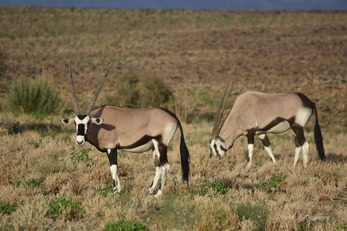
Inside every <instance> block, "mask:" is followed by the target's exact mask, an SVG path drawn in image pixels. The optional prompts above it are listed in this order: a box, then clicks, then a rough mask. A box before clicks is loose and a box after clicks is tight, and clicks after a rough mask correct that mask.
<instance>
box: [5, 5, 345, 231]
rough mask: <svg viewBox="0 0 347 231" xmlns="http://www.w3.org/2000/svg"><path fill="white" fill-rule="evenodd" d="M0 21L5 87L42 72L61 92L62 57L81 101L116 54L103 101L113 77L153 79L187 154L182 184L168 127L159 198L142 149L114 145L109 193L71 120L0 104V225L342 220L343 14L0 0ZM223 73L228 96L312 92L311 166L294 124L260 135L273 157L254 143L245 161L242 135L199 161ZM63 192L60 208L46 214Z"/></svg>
mask: <svg viewBox="0 0 347 231" xmlns="http://www.w3.org/2000/svg"><path fill="white" fill-rule="evenodd" d="M0 20H1V23H0V25H1V28H2V29H1V31H0V51H3V53H2V54H6V56H7V57H6V65H7V66H6V76H5V78H6V79H5V83H6V84H7V85H9V84H10V82H11V80H13V79H17V78H18V77H20V76H24V77H25V78H29V79H33V78H37V77H41V76H42V77H44V78H46V79H48V81H49V82H50V83H52V84H54V85H55V86H56V89H57V90H58V92H60V94H61V95H62V97H63V99H65V100H66V101H70V94H71V93H70V86H69V84H70V83H69V81H68V63H69V61H72V63H73V70H74V76H75V80H76V88H77V92H78V96H79V97H80V98H81V100H82V101H83V99H82V98H84V97H85V96H87V97H90V96H91V94H92V90H94V87H95V85H96V84H98V83H99V81H100V79H101V78H102V76H103V73H104V72H105V70H106V69H107V67H108V66H109V64H110V63H111V62H112V61H115V67H114V69H113V71H112V73H111V74H110V77H109V80H108V81H107V82H106V84H105V86H104V91H103V92H102V93H101V95H100V98H99V99H98V101H97V104H99V105H101V104H103V103H104V102H105V101H106V100H107V96H110V95H112V94H115V91H114V89H115V85H116V84H117V80H118V78H119V77H123V76H129V75H136V76H138V77H140V79H142V80H143V79H145V78H148V77H156V78H162V79H163V81H164V82H165V83H166V84H167V85H168V86H170V88H171V89H172V91H173V94H174V98H175V102H174V103H173V104H172V105H170V106H169V107H170V109H171V110H173V111H174V112H176V113H177V114H178V115H179V117H180V119H181V120H182V121H183V122H184V123H183V129H184V132H185V137H186V141H187V145H188V148H189V150H190V153H191V176H190V179H191V180H190V187H189V188H186V187H185V186H182V185H181V182H180V179H181V170H180V159H179V153H178V149H179V148H178V141H179V140H178V139H177V137H176V138H175V140H174V142H173V144H172V148H170V149H169V154H168V155H169V162H170V166H171V168H170V172H169V176H168V181H167V186H166V187H165V190H166V191H165V192H164V195H163V196H162V198H160V199H155V198H154V197H152V196H148V197H145V193H146V190H147V189H148V187H149V186H150V184H151V180H152V178H153V174H154V164H153V161H152V157H151V154H146V155H142V154H141V155H139V154H131V153H125V152H120V153H119V168H120V169H119V171H120V176H121V177H120V180H121V184H122V188H123V191H122V193H120V194H113V193H112V192H111V184H110V181H109V180H110V173H109V166H108V160H107V157H106V155H105V154H102V153H100V152H98V151H97V150H96V149H95V148H94V147H91V146H90V145H89V144H86V145H85V146H84V147H76V146H75V144H74V140H73V133H72V132H73V128H72V127H71V128H64V127H63V126H62V125H60V121H59V119H60V117H61V116H63V115H55V116H46V117H43V118H42V117H40V118H38V117H37V116H35V115H34V116H33V115H25V114H22V115H14V114H10V113H7V112H6V111H5V110H4V109H2V111H0V142H1V146H0V163H1V164H0V166H1V168H0V203H1V206H0V217H1V219H0V229H2V230H13V229H14V230H23V229H24V230H47V229H55V230H68V229H70V230H71V229H72V230H79V229H81V230H88V229H93V230H94V229H95V230H102V229H103V228H104V227H105V225H106V224H108V223H112V222H115V221H117V220H119V219H127V220H137V221H140V222H142V223H143V224H145V225H146V226H147V227H149V228H150V229H152V230H166V229H169V230H178V229H184V230H228V229H229V230H251V229H254V230H263V229H267V230H334V229H337V230H343V229H346V220H347V213H346V211H345V207H346V201H347V197H346V185H347V178H346V175H347V174H346V173H347V172H346V169H347V166H346V148H347V145H346V143H347V142H346V140H347V138H346V126H347V122H346V114H345V111H346V108H345V99H346V93H347V92H346V86H347V85H346V73H347V65H346V50H347V46H346V35H347V33H346V26H345V24H346V21H347V14H346V12H282V11H279V12H277V11H276V12H275V11H270V12H257V11H254V12H252V11H251V12H238V11H183V10H102V9H99V10H96V9H94V10H93V9H91V10H86V9H74V8H71V9H53V8H49V9H48V8H7V7H0ZM230 78H231V79H233V80H234V85H235V86H234V92H233V99H234V98H235V96H236V95H238V94H240V93H242V92H244V91H246V90H261V91H265V92H297V91H300V92H303V93H305V94H306V95H307V96H308V97H310V98H311V99H313V100H314V101H315V102H316V103H317V106H318V113H319V118H320V124H321V126H322V132H323V137H324V143H325V149H326V153H327V162H325V163H323V162H321V161H320V160H319V158H318V156H317V153H316V150H315V147H314V141H313V134H312V132H311V131H312V127H313V123H312V122H309V124H308V128H307V129H306V130H307V139H308V141H309V143H310V152H309V157H310V162H309V165H308V167H307V169H304V168H303V166H302V164H301V163H300V164H298V165H297V167H296V168H295V169H292V167H291V163H292V160H293V155H294V141H293V138H292V134H291V133H286V134H283V135H281V136H270V141H271V142H272V144H273V150H274V153H275V156H276V159H277V160H278V162H277V164H276V165H274V164H272V161H271V160H270V158H269V157H268V156H267V154H266V152H265V151H264V150H262V149H261V143H260V142H258V141H256V144H255V150H254V151H255V153H254V160H253V162H254V166H253V167H252V168H251V169H249V170H246V169H245V165H246V154H245V153H246V151H247V145H246V142H245V139H244V138H240V139H239V140H237V142H236V143H235V144H234V147H233V149H231V150H230V151H228V153H227V154H226V156H225V157H224V158H223V159H222V160H218V159H212V160H210V161H208V156H209V150H208V142H209V139H210V138H211V129H212V121H211V118H212V117H213V116H214V112H215V111H216V108H217V107H218V103H219V100H220V98H221V95H222V91H223V90H224V85H225V83H226V82H227V81H228V80H229V79H230ZM1 97H2V98H1V99H0V103H1V105H3V103H4V102H5V99H4V97H3V96H1ZM67 105H69V104H67ZM1 108H3V107H1ZM59 111H64V110H59ZM89 148H90V149H89ZM61 196H62V197H63V198H66V201H68V202H66V201H65V202H66V203H67V204H68V206H67V207H66V208H65V207H64V208H63V209H62V210H61V211H59V212H58V213H54V212H53V211H52V208H51V206H52V204H54V203H55V202H56V201H57V200H58V199H59V198H60V197H61ZM57 198H58V199H57ZM70 198H71V200H69V199H70ZM7 202H9V203H7ZM78 202H81V203H80V204H78ZM69 203H70V204H69ZM70 205H71V206H70ZM69 206H70V207H69ZM73 206H75V207H73ZM52 214H53V215H52Z"/></svg>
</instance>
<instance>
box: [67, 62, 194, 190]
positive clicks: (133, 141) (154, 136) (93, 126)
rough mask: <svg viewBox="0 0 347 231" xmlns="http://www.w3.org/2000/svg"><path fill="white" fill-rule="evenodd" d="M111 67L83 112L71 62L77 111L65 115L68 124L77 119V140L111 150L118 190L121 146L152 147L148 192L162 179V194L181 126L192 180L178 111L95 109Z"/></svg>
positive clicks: (184, 154)
mask: <svg viewBox="0 0 347 231" xmlns="http://www.w3.org/2000/svg"><path fill="white" fill-rule="evenodd" d="M111 67H112V66H111ZM111 67H110V69H111ZM110 69H109V70H110ZM109 70H108V71H107V73H106V74H105V77H104V80H103V81H102V83H101V84H100V85H99V87H98V89H97V91H96V92H95V94H94V98H93V100H92V102H91V103H90V105H89V107H88V110H87V111H86V113H84V114H82V113H81V112H80V108H79V106H78V103H77V97H76V92H75V86H74V81H73V77H72V73H71V65H70V77H71V90H72V97H73V102H74V109H75V113H76V115H75V116H74V117H73V118H70V119H62V122H63V123H64V124H65V125H68V124H70V123H72V122H74V124H75V127H76V134H77V136H76V144H78V145H83V144H84V143H85V142H88V143H90V144H91V145H93V146H94V147H96V148H97V149H98V150H99V151H101V152H106V153H107V157H108V160H109V162H110V171H111V176H112V179H113V190H114V191H115V192H120V191H121V186H120V182H119V177H118V164H117V150H118V149H123V150H125V151H128V152H133V153H146V152H148V151H152V152H153V161H154V165H155V175H154V179H153V182H152V184H151V186H150V188H149V189H148V194H152V193H154V191H155V190H156V187H157V185H158V182H159V180H160V179H161V182H160V187H159V189H158V191H157V193H156V196H160V195H161V194H162V193H163V191H164V185H165V181H166V177H167V174H168V171H169V168H170V165H169V161H168V157H167V151H168V146H169V145H170V142H171V140H172V139H173V137H174V135H175V133H176V130H177V128H179V129H180V130H181V143H180V154H181V168H182V181H183V182H187V183H188V178H189V151H188V149H187V146H186V143H185V140H184V135H183V129H182V125H181V122H180V121H179V120H178V118H177V117H176V115H175V114H173V113H172V112H170V111H168V110H166V109H163V108H139V109H129V108H120V107H116V106H102V107H99V108H96V109H94V110H92V108H93V106H94V103H95V100H96V99H97V97H98V95H99V93H100V91H101V88H102V85H103V83H104V82H105V80H106V77H107V74H108V72H109Z"/></svg>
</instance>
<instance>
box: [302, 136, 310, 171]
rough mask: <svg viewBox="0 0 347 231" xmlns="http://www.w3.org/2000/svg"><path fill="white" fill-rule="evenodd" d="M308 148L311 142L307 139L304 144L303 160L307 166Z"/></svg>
mask: <svg viewBox="0 0 347 231" xmlns="http://www.w3.org/2000/svg"><path fill="white" fill-rule="evenodd" d="M308 148H309V144H308V142H307V141H305V143H304V144H303V145H302V160H303V163H304V167H305V168H306V167H307V160H308Z"/></svg>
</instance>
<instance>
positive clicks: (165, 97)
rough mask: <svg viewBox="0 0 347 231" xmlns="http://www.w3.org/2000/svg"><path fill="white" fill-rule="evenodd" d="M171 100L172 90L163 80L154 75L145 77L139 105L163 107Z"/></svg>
mask: <svg viewBox="0 0 347 231" xmlns="http://www.w3.org/2000/svg"><path fill="white" fill-rule="evenodd" d="M172 101H173V94H172V91H171V90H170V88H169V87H167V86H166V85H165V83H164V82H163V80H161V79H159V78H156V77H149V78H146V80H145V82H144V83H143V92H142V95H141V107H165V106H167V104H168V103H170V102H172Z"/></svg>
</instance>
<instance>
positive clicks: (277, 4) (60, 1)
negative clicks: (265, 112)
mask: <svg viewBox="0 0 347 231" xmlns="http://www.w3.org/2000/svg"><path fill="white" fill-rule="evenodd" d="M0 5H2V6H48V7H78V8H139V9H237V10H245V9H255V10H275V9H278V10H347V1H345V0H326V1H317V0H301V1H295V0H250V1H242V0H230V1H229V0H214V1H210V0H200V1H194V0H190V1H189V0H188V1H187V0H176V1H163V0H147V1H143V0H118V1H113V0H100V1H93V0H85V1H79V0H52V1H45V0H0Z"/></svg>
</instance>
